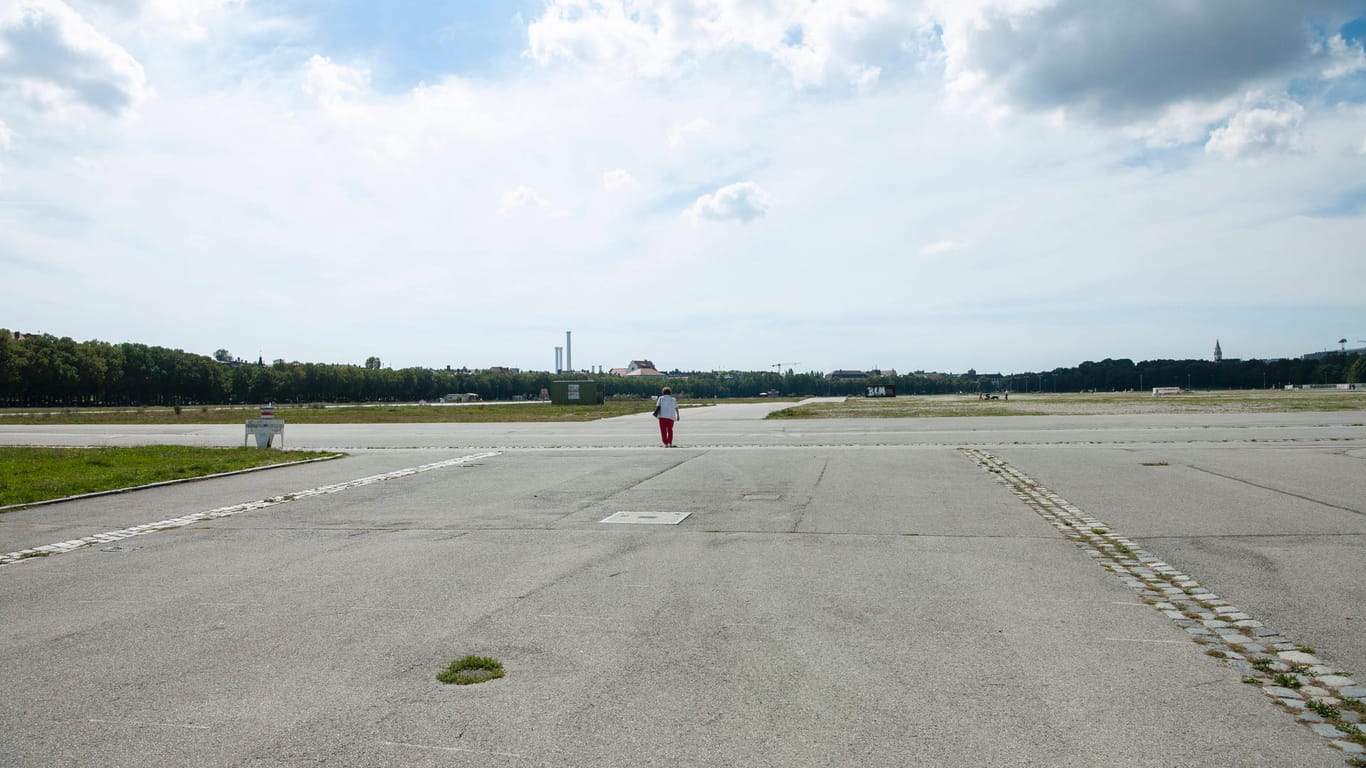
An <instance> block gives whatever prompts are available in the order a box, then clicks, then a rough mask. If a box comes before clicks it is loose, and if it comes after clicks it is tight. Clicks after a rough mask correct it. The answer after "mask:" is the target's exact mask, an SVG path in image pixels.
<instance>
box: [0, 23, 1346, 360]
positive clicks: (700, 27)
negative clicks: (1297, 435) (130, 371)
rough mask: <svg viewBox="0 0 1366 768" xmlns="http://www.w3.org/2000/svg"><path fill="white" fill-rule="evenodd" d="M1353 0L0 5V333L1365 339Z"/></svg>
mask: <svg viewBox="0 0 1366 768" xmlns="http://www.w3.org/2000/svg"><path fill="white" fill-rule="evenodd" d="M1364 39H1366V0H1199V1H1197V0H1109V1H1107V2H1104V3H1097V2H1093V0H903V1H901V2H897V1H894V0H822V2H819V3H816V2H810V0H489V1H488V2H477V1H476V0H444V1H438V0H432V1H430V2H419V1H414V2H405V1H404V0H394V1H393V2H384V3H377V2H373V1H372V0H340V1H338V2H332V1H329V0H65V1H64V0H0V327H6V328H10V329H11V330H15V331H21V332H27V333H50V334H53V335H56V336H70V337H72V338H74V339H77V340H78V341H85V340H90V339H99V340H102V341H109V342H114V343H118V342H126V341H131V342H138V343H143V344H148V345H156V346H164V347H171V348H176V349H184V350H186V351H189V352H195V353H199V354H205V355H209V354H212V353H214V352H215V351H216V350H219V349H227V350H228V351H229V352H230V353H232V354H233V355H235V356H238V357H243V358H247V359H253V360H254V359H256V358H257V357H263V358H264V359H265V360H266V361H272V360H276V359H283V360H288V361H296V360H297V361H301V362H319V363H354V364H361V363H363V362H364V361H365V360H366V359H367V358H369V357H372V356H375V357H379V358H380V359H381V360H382V361H383V363H384V365H386V366H391V367H394V368H401V367H409V366H424V367H433V368H444V367H446V366H453V367H470V368H485V367H490V366H510V367H516V368H522V369H524V370H551V369H553V368H554V366H555V347H557V346H564V345H565V332H566V331H572V332H573V337H572V363H573V366H574V367H575V368H577V369H584V368H588V367H592V368H597V367H599V366H600V367H602V368H604V369H610V368H613V367H624V366H626V365H627V364H628V363H629V362H630V361H631V360H639V359H649V360H652V361H653V362H654V363H655V364H656V365H657V366H659V367H660V368H662V369H665V370H674V369H678V370H700V371H705V370H734V369H739V370H772V369H775V368H780V369H782V370H787V369H789V368H791V369H793V370H796V371H799V372H800V371H822V372H828V371H832V370H836V369H861V370H867V369H873V368H879V369H889V368H890V369H896V370H897V371H899V372H909V371H917V370H923V371H943V372H964V371H966V370H968V369H975V370H977V371H979V372H1003V373H1013V372H1024V371H1033V370H1049V369H1052V368H1055V367H1064V366H1073V365H1076V364H1078V363H1080V362H1083V361H1086V360H1101V359H1104V358H1131V359H1134V360H1136V361H1137V360H1148V359H1161V358H1174V359H1185V358H1205V359H1208V358H1210V357H1212V354H1213V350H1214V345H1215V342H1216V340H1217V341H1218V342H1219V343H1220V345H1221V346H1222V349H1223V352H1224V355H1225V356H1226V357H1231V358H1277V357H1297V356H1299V355H1301V354H1304V353H1307V352H1315V351H1321V350H1324V349H1336V348H1338V347H1339V344H1338V341H1339V339H1344V338H1345V339H1347V346H1348V347H1349V348H1350V347H1353V346H1356V347H1360V346H1363V345H1366V290H1363V289H1366V53H1363V40H1364Z"/></svg>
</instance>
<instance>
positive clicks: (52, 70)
mask: <svg viewBox="0 0 1366 768" xmlns="http://www.w3.org/2000/svg"><path fill="white" fill-rule="evenodd" d="M149 92H150V91H149V88H148V86H147V75H146V73H145V72H144V71H143V68H142V65H141V64H139V63H138V61H137V60H136V59H134V58H133V56H132V55H131V54H129V53H128V51H126V50H124V49H123V48H122V47H121V46H119V45H118V44H117V43H115V42H114V41H113V40H111V39H109V38H108V37H107V36H105V35H104V34H102V33H101V32H100V31H99V30H97V29H96V28H95V27H94V26H92V25H91V24H90V23H89V22H87V21H86V20H85V19H84V18H82V17H81V16H80V14H78V13H76V11H74V10H72V9H71V7H70V6H68V5H67V4H66V3H63V2H60V0H18V2H11V3H7V4H6V6H4V7H3V9H0V108H3V107H4V106H5V105H6V104H8V105H9V106H10V108H11V109H19V108H22V109H24V110H25V111H31V112H36V113H39V114H42V115H47V116H49V117H50V118H55V119H58V120H67V119H73V118H74V117H75V116H76V115H77V114H79V113H82V112H87V111H95V112H102V113H105V114H107V115H112V116H120V115H125V114H128V113H130V112H132V111H133V110H135V109H137V107H138V106H139V105H140V104H141V103H142V102H143V101H144V99H146V98H147V96H148V94H149Z"/></svg>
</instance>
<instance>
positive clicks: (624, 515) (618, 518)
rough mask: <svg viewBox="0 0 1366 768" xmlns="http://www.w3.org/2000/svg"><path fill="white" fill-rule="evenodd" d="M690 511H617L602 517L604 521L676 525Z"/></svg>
mask: <svg viewBox="0 0 1366 768" xmlns="http://www.w3.org/2000/svg"><path fill="white" fill-rule="evenodd" d="M690 514H692V513H691V512H617V513H615V514H612V515H609V516H607V517H604V518H603V519H602V522H604V523H635V524H637V525H678V524H679V523H681V522H683V519H684V518H685V517H687V516H688V515H690Z"/></svg>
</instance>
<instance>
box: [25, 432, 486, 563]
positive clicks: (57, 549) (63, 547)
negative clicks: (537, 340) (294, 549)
mask: <svg viewBox="0 0 1366 768" xmlns="http://www.w3.org/2000/svg"><path fill="white" fill-rule="evenodd" d="M500 453H502V452H501V451H488V452H485V453H476V454H471V455H469V456H461V457H459V458H455V459H446V460H445V461H436V462H432V463H431V464H423V465H421V466H417V467H405V468H403V469H396V470H394V471H392V472H385V473H383V474H379V475H371V476H369V477H362V478H359V479H356V480H348V481H346V482H344V483H333V484H332V485H321V486H318V487H317V488H309V489H307V490H303V491H295V492H294V493H286V494H284V495H283V496H273V497H271V498H269V499H262V500H260V501H251V502H247V503H245V504H234V505H233V506H230V507H219V508H218V509H211V510H209V511H207V512H196V513H194V514H190V515H181V516H180V517H173V518H171V519H169V520H162V521H160V522H155V523H144V524H143V525H135V526H132V527H131V528H121V529H119V530H117V531H110V532H108V533H99V534H95V535H93V536H86V537H84V538H80V539H71V540H70V541H63V542H61V543H58V544H48V545H46V546H42V547H32V548H30V549H21V550H19V551H17V552H10V553H8V554H0V566H2V565H9V564H11V563H19V562H23V561H25V560H29V559H33V558H39V557H48V556H50V555H58V554H62V553H64V552H71V551H72V550H76V549H81V548H83V547H88V546H90V545H91V544H107V543H109V542H111V541H118V540H119V539H126V538H128V537H130V536H141V535H142V534H144V533H152V532H153V531H167V530H171V529H174V528H182V527H184V526H187V525H190V524H192V523H198V522H202V521H204V520H216V519H218V518H222V517H231V516H233V515H238V514H241V513H243V512H252V511H255V510H258V509H265V508H267V507H273V506H276V505H278V504H287V503H289V502H291V501H294V500H296V499H306V498H309V497H312V496H323V495H326V494H329V493H339V492H341V491H347V490H350V489H352V488H360V487H362V486H366V485H372V484H374V483H378V482H382V481H385V480H394V479H397V478H400V477H409V476H411V475H416V474H420V473H422V472H430V471H432V470H434V469H444V468H446V467H456V466H460V465H461V464H468V463H470V462H472V461H478V460H479V459H487V458H489V457H492V456H497V455H499V454H500Z"/></svg>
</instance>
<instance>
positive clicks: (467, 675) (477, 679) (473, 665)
mask: <svg viewBox="0 0 1366 768" xmlns="http://www.w3.org/2000/svg"><path fill="white" fill-rule="evenodd" d="M502 676H503V663H502V662H500V661H498V660H497V659H495V658H491V657H489V656H466V657H464V658H462V659H457V660H456V661H453V662H451V665H450V666H449V667H447V668H446V669H445V670H443V671H441V672H440V673H438V674H437V676H436V679H437V680H440V681H441V682H443V683H454V684H455V685H472V684H474V683H482V682H484V681H486V680H493V679H495V678H499V677H502Z"/></svg>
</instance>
